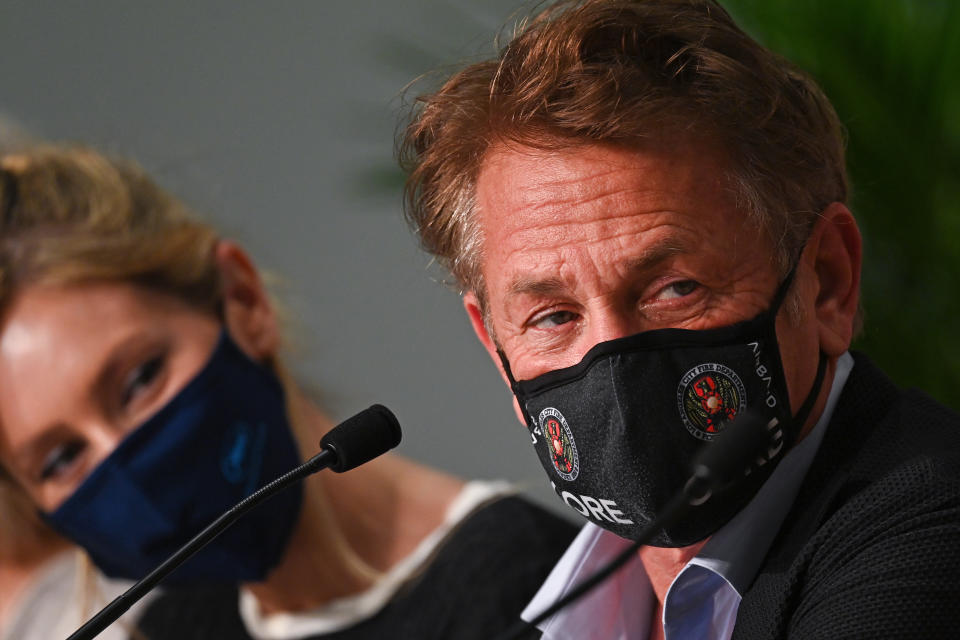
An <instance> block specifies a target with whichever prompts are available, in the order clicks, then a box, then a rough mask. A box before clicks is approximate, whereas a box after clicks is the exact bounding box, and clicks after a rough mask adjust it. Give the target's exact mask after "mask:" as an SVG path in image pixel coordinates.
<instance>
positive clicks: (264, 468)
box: [0, 148, 572, 640]
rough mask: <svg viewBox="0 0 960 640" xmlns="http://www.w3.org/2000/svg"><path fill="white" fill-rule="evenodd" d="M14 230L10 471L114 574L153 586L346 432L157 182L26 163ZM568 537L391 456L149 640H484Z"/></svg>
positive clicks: (1, 171) (244, 523)
mask: <svg viewBox="0 0 960 640" xmlns="http://www.w3.org/2000/svg"><path fill="white" fill-rule="evenodd" d="M0 212H2V217H0V225H2V226H0V313H2V316H0V463H2V465H3V467H4V469H5V471H6V473H7V474H8V475H9V476H10V478H12V480H13V481H14V482H15V483H16V485H17V486H19V488H20V489H22V491H23V492H24V493H25V494H26V495H28V496H29V497H30V499H31V500H32V501H33V502H34V503H35V504H36V505H37V507H38V508H39V510H40V511H41V512H42V513H43V514H44V516H45V518H46V519H47V521H48V522H49V523H50V524H51V525H52V526H53V527H54V528H55V529H57V530H58V531H59V532H61V533H63V534H64V535H65V536H67V537H68V538H70V539H72V540H73V541H75V542H77V543H78V544H80V545H81V546H83V547H84V548H85V549H86V550H87V552H88V553H89V554H90V556H91V557H92V559H93V560H94V562H95V563H96V564H97V566H98V567H99V568H100V569H101V570H102V571H103V572H104V573H106V574H107V575H108V576H111V577H118V578H128V579H136V578H139V577H141V576H142V575H143V574H145V573H146V572H147V571H149V570H150V569H151V568H153V566H155V565H156V564H158V563H159V562H160V561H162V560H163V559H164V558H165V557H166V556H167V555H168V554H169V553H171V552H172V551H173V550H175V549H176V548H177V547H179V546H180V545H181V544H182V543H183V542H185V541H186V540H187V539H189V537H190V536H192V535H193V534H194V533H196V531H198V530H199V529H200V528H202V527H203V526H204V525H205V524H207V523H208V522H209V521H210V520H212V519H213V518H214V517H216V516H217V515H219V514H220V513H221V512H222V511H224V510H225V509H226V508H228V507H229V506H231V505H232V504H233V503H235V502H236V501H238V500H239V499H240V498H241V497H243V496H244V495H246V494H248V493H250V492H251V491H252V490H254V489H255V488H257V487H258V486H262V485H263V484H265V483H266V482H268V481H270V480H271V479H273V478H274V477H276V476H278V475H280V474H281V473H283V472H284V471H286V470H288V469H289V468H292V467H293V466H294V465H296V464H297V463H298V462H299V461H300V460H302V459H304V458H305V457H306V456H309V455H312V454H313V453H315V452H316V451H317V444H316V443H317V442H318V441H319V439H320V437H321V436H322V435H323V434H324V433H325V432H326V430H328V429H329V428H330V427H331V426H332V425H331V423H330V421H329V419H328V418H327V417H326V416H325V415H324V414H323V412H322V411H321V410H320V409H319V408H318V407H317V405H316V404H315V403H314V402H312V401H311V400H310V399H309V398H308V397H307V396H306V395H305V394H304V393H303V392H302V391H300V389H299V388H298V387H297V386H296V384H294V382H293V381H292V380H291V379H290V377H289V376H288V375H287V374H286V372H285V370H284V369H283V367H282V365H281V363H280V359H279V351H280V346H281V336H280V331H279V329H278V326H277V318H276V313H275V311H274V309H273V306H272V304H271V302H270V300H269V298H268V296H267V294H266V292H265V290H264V287H263V284H262V283H261V280H260V277H259V274H258V272H257V270H256V268H255V267H254V265H253V264H252V262H251V260H250V259H249V257H248V256H247V255H246V253H244V251H243V250H242V249H241V248H240V247H238V246H237V245H235V244H233V243H232V242H229V241H226V240H222V239H219V238H218V237H217V235H216V234H215V233H214V231H213V230H212V229H210V228H209V227H207V226H205V225H203V224H200V223H198V222H196V221H195V220H193V219H191V217H190V215H189V214H188V212H187V211H186V210H185V209H184V208H183V206H182V205H181V204H180V203H178V202H177V201H176V200H174V199H173V198H171V197H170V196H168V195H167V194H165V193H164V192H163V191H161V190H160V189H159V188H158V187H157V186H156V185H154V184H153V183H152V182H151V181H150V180H149V179H148V178H147V177H146V176H145V175H143V173H142V172H140V171H138V170H137V169H136V168H134V167H132V166H131V165H129V164H125V163H121V162H117V161H113V160H110V159H107V158H104V157H103V156H101V155H98V154H96V153H94V152H92V151H89V150H83V149H64V148H43V149H35V150H32V151H27V152H22V153H19V154H16V155H7V156H6V157H3V158H2V159H0ZM571 536H572V531H571V527H570V526H569V525H567V524H565V523H563V522H561V521H559V520H558V519H556V518H555V517H553V516H551V515H548V514H546V513H545V512H543V511H541V510H539V509H537V508H535V507H533V506H532V505H530V504H528V503H526V502H524V501H522V500H519V499H517V498H511V497H503V495H502V488H499V487H496V486H492V485H489V484H479V483H466V484H465V483H463V482H462V481H461V480H459V479H457V478H454V477H451V476H449V475H446V474H443V473H440V472H438V471H435V470H432V469H429V468H426V467H423V466H421V465H418V464H415V463H413V462H411V461H408V460H404V459H403V458H400V457H397V456H393V455H388V456H383V457H382V458H380V459H378V460H375V461H374V462H372V463H370V464H367V465H364V466H362V467H360V468H358V469H355V470H354V471H351V472H349V473H346V474H342V475H339V474H331V473H321V474H317V475H316V476H313V477H312V478H310V479H308V480H307V481H306V483H305V484H304V485H303V486H302V487H297V488H294V489H290V490H288V491H286V492H284V493H282V494H280V495H278V496H277V497H275V498H273V499H272V500H270V501H268V502H267V503H265V504H264V505H263V506H262V507H261V508H259V509H257V510H255V511H253V512H251V513H250V514H249V515H248V516H246V517H244V518H243V519H241V520H240V521H239V522H237V523H236V524H235V525H234V526H233V527H232V528H231V529H229V530H227V532H226V533H224V534H223V535H221V536H220V537H219V538H217V540H215V541H214V542H213V543H212V544H211V545H210V546H209V547H207V548H205V549H204V550H203V551H202V552H201V553H199V554H198V555H197V556H195V557H194V558H192V559H191V560H189V561H188V562H187V563H186V564H185V565H184V566H183V567H181V568H180V569H178V570H177V571H176V572H175V573H174V574H172V575H171V576H170V578H169V579H168V581H167V582H168V584H170V585H173V586H174V587H175V588H172V589H171V590H170V591H169V592H168V594H167V595H166V596H164V597H162V598H160V599H159V600H158V601H157V602H156V603H155V604H154V605H152V606H151V607H150V609H149V610H148V611H147V613H146V614H145V615H144V617H143V618H142V621H141V625H140V626H141V629H142V631H144V632H145V633H146V635H147V636H148V637H150V638H162V637H176V638H178V640H182V639H184V638H190V637H197V638H201V637H202V638H209V637H230V638H233V637H241V638H242V637H249V636H252V637H255V638H323V639H325V640H326V639H330V640H333V639H334V638H338V639H339V638H344V639H350V638H384V637H394V638H397V637H399V638H418V639H422V638H488V637H491V636H492V635H495V633H496V632H498V631H500V630H501V629H502V628H503V627H504V626H506V625H508V624H509V623H510V622H512V621H513V620H515V619H516V616H517V615H518V613H519V611H520V610H521V609H522V607H523V606H524V604H525V603H526V601H527V599H528V598H529V596H530V595H532V593H533V592H534V591H535V590H536V588H537V587H538V586H539V584H540V583H541V582H542V580H543V578H544V577H545V575H546V573H547V572H548V571H549V568H550V567H551V566H552V565H553V562H554V561H555V559H556V557H557V556H558V555H559V553H560V552H561V551H562V550H563V548H564V547H565V546H566V543H567V542H568V541H569V539H570V538H571ZM235 585H241V586H240V587H239V589H237V588H236V586H235ZM238 591H239V595H238Z"/></svg>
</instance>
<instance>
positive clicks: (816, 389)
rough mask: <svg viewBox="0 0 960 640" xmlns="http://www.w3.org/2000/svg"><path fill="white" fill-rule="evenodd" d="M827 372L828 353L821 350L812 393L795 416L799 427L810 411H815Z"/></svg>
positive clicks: (811, 389) (794, 419) (794, 418)
mask: <svg viewBox="0 0 960 640" xmlns="http://www.w3.org/2000/svg"><path fill="white" fill-rule="evenodd" d="M826 374H827V354H825V353H824V352H823V351H821V352H820V362H819V363H818V364H817V376H816V377H815V378H814V379H813V386H812V387H810V393H808V394H807V399H806V400H804V401H803V404H802V405H800V409H798V410H797V415H795V416H794V417H793V422H794V424H796V425H797V428H798V429H800V428H802V427H803V423H805V422H806V421H807V417H808V416H809V415H810V412H811V411H813V405H814V404H815V403H816V401H817V397H819V396H820V387H821V386H822V385H823V378H824V377H825V376H826Z"/></svg>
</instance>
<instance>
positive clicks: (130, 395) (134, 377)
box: [120, 356, 163, 407]
mask: <svg viewBox="0 0 960 640" xmlns="http://www.w3.org/2000/svg"><path fill="white" fill-rule="evenodd" d="M162 368H163V356H156V357H154V358H151V359H149V360H147V361H146V362H144V363H143V364H142V365H140V366H139V367H137V368H136V369H134V370H133V371H131V372H130V375H128V376H127V379H126V381H125V382H124V384H123V393H122V397H121V399H120V401H121V404H122V406H124V407H125V406H127V405H128V404H130V402H131V401H133V399H134V398H135V397H136V396H137V394H139V393H140V392H141V391H143V390H144V389H146V388H147V387H149V386H150V383H151V382H153V381H154V380H155V379H156V377H157V374H159V373H160V370H161V369H162Z"/></svg>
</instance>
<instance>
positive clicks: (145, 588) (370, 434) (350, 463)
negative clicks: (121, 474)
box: [67, 404, 401, 640]
mask: <svg viewBox="0 0 960 640" xmlns="http://www.w3.org/2000/svg"><path fill="white" fill-rule="evenodd" d="M400 438H401V430H400V423H399V422H397V418H396V416H394V415H393V413H392V412H391V411H390V410H389V409H387V408H386V407H384V406H383V405H380V404H375V405H372V406H370V407H369V408H367V409H365V410H363V411H361V412H360V413H358V414H356V415H355V416H352V417H350V418H347V419H346V420H344V421H343V422H342V423H340V424H338V425H337V426H336V427H334V428H333V429H331V430H330V431H329V432H328V433H327V434H326V435H325V436H324V437H323V439H322V440H320V446H321V447H322V449H321V451H320V453H318V454H317V455H315V456H313V457H312V458H310V459H309V460H307V461H306V462H304V463H303V464H301V465H300V466H299V467H296V468H294V469H292V470H290V471H288V472H287V473H285V474H283V475H282V476H280V477H279V478H277V479H276V480H274V481H273V482H270V483H269V484H266V485H264V486H262V487H261V488H260V489H258V490H257V491H255V492H253V493H251V494H250V495H249V496H247V497H246V498H244V499H243V500H241V501H240V502H238V503H237V504H236V505H234V506H233V507H231V508H230V509H229V510H228V511H226V512H225V513H223V514H222V515H221V516H220V517H219V518H217V519H216V520H214V521H213V522H211V523H210V524H208V525H207V526H206V527H205V528H204V529H203V530H202V531H201V532H200V533H198V534H197V535H195V536H194V537H193V538H191V539H190V541H189V542H187V543H186V544H185V545H183V546H182V547H181V548H180V549H178V550H177V551H176V552H175V553H174V554H173V555H171V556H170V557H169V558H167V559H166V560H164V561H163V562H162V563H161V564H160V565H159V566H158V567H157V568H156V569H154V570H153V571H151V572H150V573H148V574H147V575H146V576H144V577H143V578H141V579H140V580H138V581H137V582H136V583H135V584H134V585H133V586H132V587H130V588H129V589H127V590H126V591H124V592H123V593H122V594H120V595H119V596H117V597H116V598H115V599H114V600H113V602H111V603H110V604H108V605H107V606H106V607H104V608H103V609H101V610H100V611H99V613H97V614H96V615H95V616H93V617H92V618H90V619H89V620H87V622H86V623H84V625H83V626H82V627H80V628H79V629H77V630H76V631H74V632H73V633H72V634H70V637H68V638H67V640H91V639H92V638H95V637H96V636H97V635H98V634H99V633H100V632H101V631H103V630H104V629H106V628H107V627H108V626H110V624H112V623H113V622H114V621H116V619H117V618H119V617H120V616H122V615H123V614H124V613H126V611H127V610H129V609H130V607H132V606H133V605H134V604H135V603H136V602H137V601H138V600H140V598H142V597H143V596H145V595H147V593H148V592H149V591H150V590H151V589H153V588H154V587H155V586H157V584H159V583H160V581H161V580H163V579H164V578H166V577H167V576H168V575H170V573H171V572H173V571H174V570H175V569H176V568H177V567H179V566H180V565H181V564H183V563H184V562H185V561H186V560H187V559H188V558H189V557H190V556H192V555H193V554H195V553H196V552H197V551H199V550H200V549H202V548H203V547H204V546H206V545H207V543H209V542H210V541H211V540H213V539H214V538H216V537H217V536H218V535H220V534H221V533H223V531H224V529H226V528H227V527H229V526H230V525H232V524H233V523H234V522H236V521H237V520H238V519H239V518H240V517H241V516H243V515H244V514H245V513H247V512H248V511H250V510H251V509H254V508H256V507H257V506H258V505H259V504H260V503H261V502H263V501H265V500H267V499H269V498H271V497H273V495H274V494H276V493H277V492H279V491H283V490H284V489H286V488H287V487H289V486H290V485H292V484H294V483H296V482H300V481H301V480H303V479H304V478H306V477H307V476H310V475H313V474H314V473H316V472H318V471H322V470H323V469H327V468H329V469H331V470H332V471H334V472H336V473H343V472H344V471H349V470H350V469H353V468H354V467H357V466H360V465H361V464H365V463H366V462H369V461H370V460H372V459H373V458H376V457H377V456H379V455H380V454H382V453H385V452H387V451H388V450H390V449H392V448H394V447H395V446H397V445H398V444H399V443H400Z"/></svg>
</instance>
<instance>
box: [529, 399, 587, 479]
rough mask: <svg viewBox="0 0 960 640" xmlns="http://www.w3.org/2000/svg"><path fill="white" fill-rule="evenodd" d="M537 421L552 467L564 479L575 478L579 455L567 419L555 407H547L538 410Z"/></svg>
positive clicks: (578, 469) (578, 468)
mask: <svg viewBox="0 0 960 640" xmlns="http://www.w3.org/2000/svg"><path fill="white" fill-rule="evenodd" d="M537 422H538V423H539V424H540V429H541V430H542V431H543V437H544V439H545V440H546V441H547V448H548V449H549V450H550V460H552V461H553V468H554V469H556V470H557V473H558V474H560V477H561V478H563V479H564V480H567V481H568V482H570V481H573V480H576V479H577V476H578V475H580V456H579V455H577V443H576V442H574V441H573V434H572V433H571V432H570V426H569V425H568V424H567V419H566V418H564V417H563V414H562V413H560V412H559V411H558V410H557V409H554V408H553V407H547V408H546V409H544V410H543V411H541V412H540V418H539V419H538V420H537Z"/></svg>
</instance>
